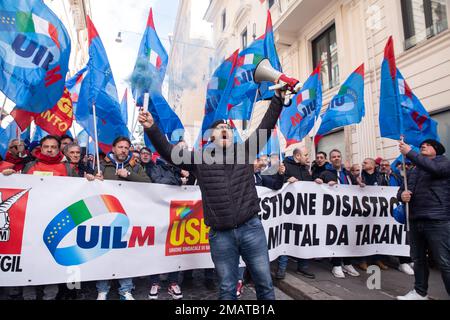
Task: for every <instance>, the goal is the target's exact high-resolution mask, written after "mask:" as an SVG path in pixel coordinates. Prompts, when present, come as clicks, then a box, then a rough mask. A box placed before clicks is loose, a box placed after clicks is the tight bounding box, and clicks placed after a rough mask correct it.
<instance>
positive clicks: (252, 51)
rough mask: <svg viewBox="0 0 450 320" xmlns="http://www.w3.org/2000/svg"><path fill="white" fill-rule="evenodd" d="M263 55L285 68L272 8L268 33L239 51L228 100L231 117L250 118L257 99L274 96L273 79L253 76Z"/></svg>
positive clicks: (268, 16) (274, 65)
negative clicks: (256, 80) (276, 42)
mask: <svg viewBox="0 0 450 320" xmlns="http://www.w3.org/2000/svg"><path fill="white" fill-rule="evenodd" d="M263 59H269V61H270V63H271V64H272V66H273V67H274V68H275V69H276V70H278V71H281V64H280V60H279V58H278V54H277V50H276V46H275V41H274V36H273V27H272V18H271V15H270V11H269V12H268V15H267V23H266V32H265V34H264V36H262V37H261V38H259V39H257V40H255V41H254V42H253V43H252V44H251V45H250V46H249V47H248V48H246V49H245V50H243V51H242V52H241V53H240V54H239V58H238V63H237V67H236V72H235V76H234V87H233V89H232V90H231V94H230V98H229V103H228V113H229V116H228V118H229V119H233V120H250V118H251V116H252V111H253V105H254V103H255V102H256V101H260V100H262V99H264V100H267V99H271V98H272V97H273V95H274V93H273V92H272V91H270V90H269V87H270V86H271V85H273V83H268V82H266V83H262V84H261V85H258V84H257V83H256V82H255V81H254V79H253V74H254V72H255V69H256V67H257V66H258V64H259V63H260V62H261V61H262V60H263Z"/></svg>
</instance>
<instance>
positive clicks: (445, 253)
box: [410, 221, 450, 296]
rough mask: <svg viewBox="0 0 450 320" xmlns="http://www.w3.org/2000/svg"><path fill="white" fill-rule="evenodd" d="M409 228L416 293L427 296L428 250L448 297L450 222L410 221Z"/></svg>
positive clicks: (449, 279) (449, 286)
mask: <svg viewBox="0 0 450 320" xmlns="http://www.w3.org/2000/svg"><path fill="white" fill-rule="evenodd" d="M410 226H411V227H410V229H411V230H410V242H411V258H412V260H413V262H414V276H415V290H416V292H417V293H419V294H420V295H422V296H426V295H427V294H428V277H429V275H430V272H429V269H428V261H427V248H429V249H430V250H431V251H432V252H433V258H434V259H435V261H436V263H437V264H438V266H439V269H440V270H441V275H442V280H443V281H444V285H445V289H446V290H447V293H448V294H449V295H450V221H411V224H410Z"/></svg>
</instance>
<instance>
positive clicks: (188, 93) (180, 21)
mask: <svg viewBox="0 0 450 320" xmlns="http://www.w3.org/2000/svg"><path fill="white" fill-rule="evenodd" d="M207 6H208V0H195V1H193V0H183V1H180V4H179V7H178V14H177V19H176V24H175V29H174V33H173V35H172V36H171V51H170V57H169V66H168V79H169V81H168V90H169V91H168V97H169V99H168V102H169V104H170V106H171V107H172V108H173V109H174V111H175V112H176V113H177V115H178V116H179V117H180V120H181V122H182V123H183V124H184V127H185V130H186V135H185V138H186V140H187V142H188V144H189V145H191V146H192V145H193V144H194V142H195V140H196V139H197V135H198V132H199V130H200V128H201V124H202V119H203V115H204V106H205V101H206V88H207V86H208V81H209V77H210V75H211V59H212V58H213V56H214V49H213V47H212V43H211V36H212V29H211V24H209V23H207V22H206V21H203V16H202V14H203V12H204V11H205V10H206V7H207ZM202 8H203V10H202Z"/></svg>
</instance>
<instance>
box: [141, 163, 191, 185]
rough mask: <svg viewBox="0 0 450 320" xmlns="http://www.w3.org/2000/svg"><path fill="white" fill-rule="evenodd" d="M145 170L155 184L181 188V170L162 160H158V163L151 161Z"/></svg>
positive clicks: (145, 166)
mask: <svg viewBox="0 0 450 320" xmlns="http://www.w3.org/2000/svg"><path fill="white" fill-rule="evenodd" d="M144 169H145V172H146V173H147V175H148V176H149V177H150V178H151V179H152V182H153V183H158V184H165V185H169V186H181V184H182V183H181V173H180V169H178V168H177V167H174V166H172V165H171V164H169V163H166V162H164V161H162V160H160V159H158V160H156V163H154V162H153V161H150V162H149V163H147V164H145V165H144Z"/></svg>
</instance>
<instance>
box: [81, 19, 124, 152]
mask: <svg viewBox="0 0 450 320" xmlns="http://www.w3.org/2000/svg"><path fill="white" fill-rule="evenodd" d="M87 24H88V33H89V56H90V59H89V62H88V65H87V70H86V73H82V72H81V71H80V73H79V74H78V79H77V80H80V79H81V81H82V82H81V87H80V92H79V97H78V102H77V109H76V114H75V116H76V120H77V122H78V124H80V125H81V126H82V127H83V128H84V129H85V130H87V131H88V133H89V135H90V136H91V137H95V132H94V122H93V121H96V123H97V133H98V137H97V138H98V143H99V147H100V149H102V151H103V152H105V153H107V152H109V151H110V150H111V146H112V142H113V141H114V140H115V139H116V138H117V137H119V136H124V137H128V136H129V132H128V127H127V125H126V124H125V122H124V121H123V119H122V114H121V111H120V104H119V98H118V95H117V89H116V84H115V82H114V77H113V74H112V70H111V67H110V65H109V61H108V57H107V55H106V51H105V48H104V47H103V44H102V42H101V39H100V36H99V35H98V32H97V30H96V29H95V27H94V24H93V23H92V21H91V19H90V18H89V17H87ZM72 80H73V79H72ZM77 80H75V83H77ZM72 90H74V89H73V87H72ZM94 105H95V108H96V116H97V118H96V119H94V117H93V106H94Z"/></svg>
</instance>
